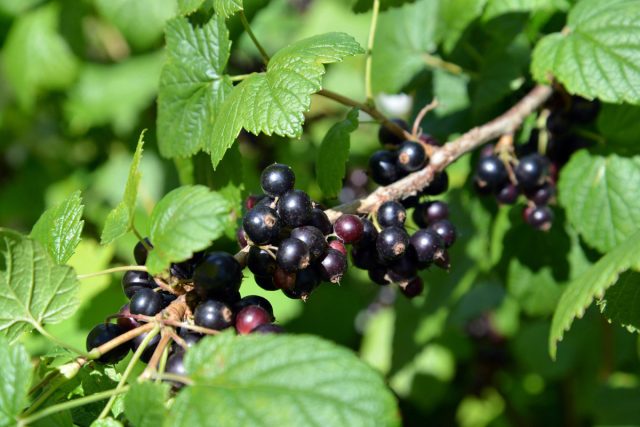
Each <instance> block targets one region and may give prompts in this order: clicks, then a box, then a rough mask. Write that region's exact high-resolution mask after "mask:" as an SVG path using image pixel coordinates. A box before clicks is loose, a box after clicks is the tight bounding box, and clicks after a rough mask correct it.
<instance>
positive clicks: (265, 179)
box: [260, 163, 296, 197]
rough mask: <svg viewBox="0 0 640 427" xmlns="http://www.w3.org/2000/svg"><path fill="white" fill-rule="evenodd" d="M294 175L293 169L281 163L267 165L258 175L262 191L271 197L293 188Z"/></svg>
mask: <svg viewBox="0 0 640 427" xmlns="http://www.w3.org/2000/svg"><path fill="white" fill-rule="evenodd" d="M295 182H296V176H295V175H294V173H293V170H291V168H290V167H289V166H287V165H283V164H282V163H274V164H272V165H270V166H267V167H266V168H265V169H264V170H263V171H262V175H261V176H260V185H261V186H262V191H264V192H265V193H266V194H268V195H269V196H272V197H276V196H281V195H283V194H284V193H286V192H287V191H290V190H293V186H294V185H295Z"/></svg>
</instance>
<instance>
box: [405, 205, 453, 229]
mask: <svg viewBox="0 0 640 427" xmlns="http://www.w3.org/2000/svg"><path fill="white" fill-rule="evenodd" d="M412 217H413V222H415V223H416V225H417V226H418V227H420V228H426V227H428V226H429V224H433V223H434V222H436V221H440V220H441V219H447V218H449V205H447V204H446V203H445V202H441V201H439V200H435V201H432V202H426V203H421V204H419V205H418V206H416V208H415V210H414V211H413V216H412Z"/></svg>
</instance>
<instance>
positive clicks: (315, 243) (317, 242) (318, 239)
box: [291, 225, 328, 262]
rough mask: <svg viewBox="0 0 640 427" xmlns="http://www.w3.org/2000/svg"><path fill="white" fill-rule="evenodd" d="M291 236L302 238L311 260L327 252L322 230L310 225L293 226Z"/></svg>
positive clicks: (319, 257)
mask: <svg viewBox="0 0 640 427" xmlns="http://www.w3.org/2000/svg"><path fill="white" fill-rule="evenodd" d="M291 237H293V238H295V239H298V240H302V241H303V242H304V243H305V244H306V245H307V247H308V248H309V257H310V260H311V262H313V261H316V260H318V259H321V258H322V257H323V256H324V255H325V254H326V253H327V248H328V245H327V240H326V239H325V237H324V234H323V233H322V231H320V230H319V229H317V228H316V227H313V226H311V225H305V226H303V227H298V228H294V229H293V230H291Z"/></svg>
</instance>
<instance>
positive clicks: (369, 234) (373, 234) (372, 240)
mask: <svg viewBox="0 0 640 427" xmlns="http://www.w3.org/2000/svg"><path fill="white" fill-rule="evenodd" d="M360 221H361V222H362V236H361V237H360V239H358V242H357V243H358V245H359V246H365V245H375V244H376V240H377V239H378V230H377V229H376V226H375V225H373V223H372V222H371V221H369V220H368V219H367V218H362V219H360Z"/></svg>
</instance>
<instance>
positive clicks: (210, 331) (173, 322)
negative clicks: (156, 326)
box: [162, 319, 220, 335]
mask: <svg viewBox="0 0 640 427" xmlns="http://www.w3.org/2000/svg"><path fill="white" fill-rule="evenodd" d="M162 322H163V323H164V324H165V325H169V326H175V327H177V328H184V329H189V330H190V331H193V332H198V333H199V334H206V335H216V334H219V333H220V331H218V330H215V329H209V328H203V327H202V326H196V325H190V324H188V323H184V322H178V321H176V320H172V319H163V320H162Z"/></svg>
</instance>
